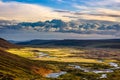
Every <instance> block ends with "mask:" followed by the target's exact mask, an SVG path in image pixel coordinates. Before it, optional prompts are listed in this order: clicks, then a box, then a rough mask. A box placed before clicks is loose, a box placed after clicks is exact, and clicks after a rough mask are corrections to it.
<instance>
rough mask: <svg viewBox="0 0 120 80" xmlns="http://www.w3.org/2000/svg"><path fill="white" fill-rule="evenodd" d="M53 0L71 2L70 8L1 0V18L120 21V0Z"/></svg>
mask: <svg viewBox="0 0 120 80" xmlns="http://www.w3.org/2000/svg"><path fill="white" fill-rule="evenodd" d="M51 1H53V2H54V1H56V2H64V5H65V4H66V5H68V4H67V3H69V5H70V6H68V7H69V9H68V10H65V9H63V8H62V9H60V8H58V7H54V8H53V7H50V6H49V7H47V6H42V5H40V4H38V5H36V4H30V3H22V2H15V1H14V2H11V1H9V2H3V1H1V0H0V19H5V20H19V21H45V20H51V19H62V20H64V21H70V20H76V19H88V20H90V19H91V20H106V21H117V22H120V14H119V13H120V9H119V7H120V0H80V1H78V0H51ZM51 4H52V3H51ZM56 5H57V4H56ZM61 5H62V4H61ZM64 5H63V6H64ZM71 8H72V9H71ZM70 9H71V10H70Z"/></svg>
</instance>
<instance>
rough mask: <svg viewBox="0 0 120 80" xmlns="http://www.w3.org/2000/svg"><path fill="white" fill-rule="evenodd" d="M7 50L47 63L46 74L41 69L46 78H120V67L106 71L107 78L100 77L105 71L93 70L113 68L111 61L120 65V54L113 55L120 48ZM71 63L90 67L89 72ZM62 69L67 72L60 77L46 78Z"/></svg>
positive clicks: (111, 79)
mask: <svg viewBox="0 0 120 80" xmlns="http://www.w3.org/2000/svg"><path fill="white" fill-rule="evenodd" d="M6 51H7V52H9V53H12V54H15V55H18V56H20V57H23V58H25V59H29V60H31V61H33V62H36V63H37V64H39V66H42V67H45V65H46V71H45V70H43V73H45V72H46V74H44V75H43V74H42V71H41V70H40V71H41V72H40V73H41V74H40V75H41V76H42V77H43V78H44V79H46V80H47V79H48V80H49V79H50V80H119V79H120V69H115V70H113V71H114V72H111V73H105V74H107V78H100V76H101V75H102V74H103V73H99V74H96V73H93V72H92V71H93V70H105V69H110V68H113V67H112V66H110V65H109V63H110V62H114V63H117V64H118V65H120V61H119V60H118V58H119V56H117V57H116V56H113V55H119V49H117V50H114V49H109V53H107V52H108V49H95V48H92V49H87V48H85V49H84V48H73V47H60V48H58V47H57V48H55V47H49V48H43V47H42V48H40V47H23V48H19V49H18V48H13V49H7V50H6ZM98 52H99V54H98ZM95 53H97V54H95ZM91 56H92V57H91ZM98 57H99V58H98ZM101 61H102V62H101ZM69 65H77V66H80V67H82V68H85V69H89V72H84V71H83V70H80V69H76V68H74V67H72V66H69ZM41 69H42V68H41ZM47 71H48V72H47ZM60 71H66V72H67V73H66V74H64V75H61V76H59V77H58V78H46V75H47V74H49V73H52V72H60ZM113 76H115V77H113ZM21 79H22V78H21ZM21 79H20V80H21ZM41 79H42V78H41ZM28 80H29V79H28ZM35 80H39V79H35Z"/></svg>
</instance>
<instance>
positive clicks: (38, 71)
mask: <svg viewBox="0 0 120 80" xmlns="http://www.w3.org/2000/svg"><path fill="white" fill-rule="evenodd" d="M15 47H16V45H14V44H11V43H9V42H7V41H6V40H4V39H0V80H14V79H15V78H17V79H20V80H22V79H26V80H31V79H34V78H38V79H41V80H42V78H43V77H42V76H44V75H46V74H48V73H50V72H51V70H49V69H47V68H46V67H44V66H41V65H43V63H41V62H40V61H32V60H30V59H26V58H23V57H20V56H18V55H15V54H11V53H9V52H6V51H5V50H4V49H8V48H15ZM39 64H40V65H39Z"/></svg>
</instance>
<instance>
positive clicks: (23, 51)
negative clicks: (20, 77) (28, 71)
mask: <svg viewBox="0 0 120 80" xmlns="http://www.w3.org/2000/svg"><path fill="white" fill-rule="evenodd" d="M6 51H7V52H10V53H13V54H16V55H19V56H21V57H26V58H28V57H34V53H33V52H32V51H29V50H27V49H25V48H22V49H9V50H6Z"/></svg>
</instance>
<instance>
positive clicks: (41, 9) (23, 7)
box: [0, 1, 69, 21]
mask: <svg viewBox="0 0 120 80" xmlns="http://www.w3.org/2000/svg"><path fill="white" fill-rule="evenodd" d="M0 19H8V20H19V21H39V20H50V19H63V20H69V19H68V18H65V17H62V15H61V14H59V13H57V12H54V10H53V9H52V8H49V7H45V6H40V5H35V4H26V3H18V2H2V1H0Z"/></svg>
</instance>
